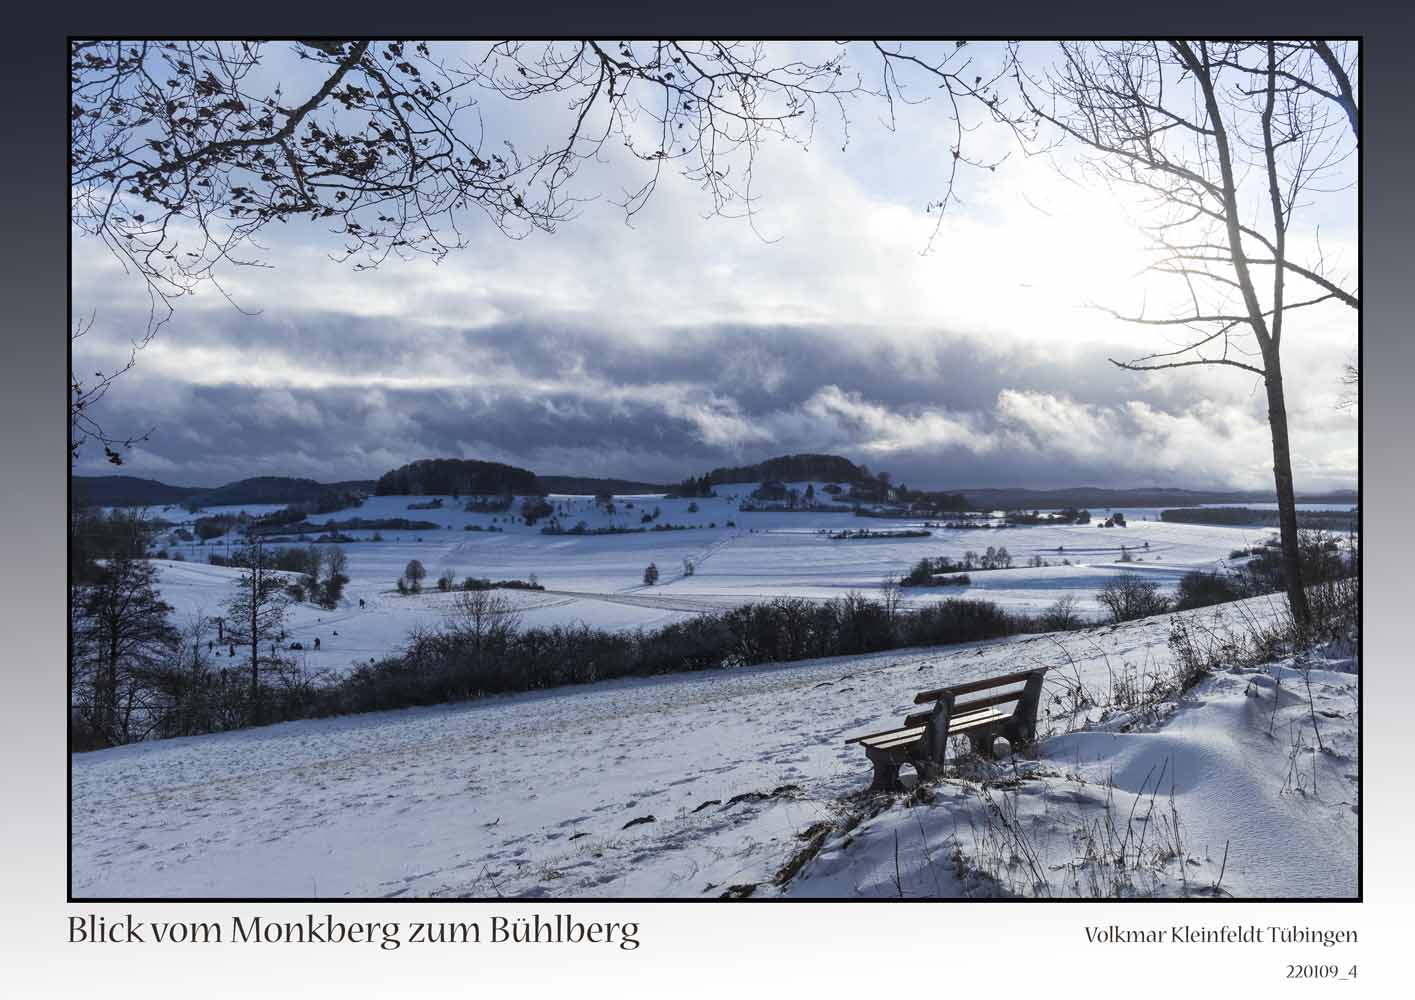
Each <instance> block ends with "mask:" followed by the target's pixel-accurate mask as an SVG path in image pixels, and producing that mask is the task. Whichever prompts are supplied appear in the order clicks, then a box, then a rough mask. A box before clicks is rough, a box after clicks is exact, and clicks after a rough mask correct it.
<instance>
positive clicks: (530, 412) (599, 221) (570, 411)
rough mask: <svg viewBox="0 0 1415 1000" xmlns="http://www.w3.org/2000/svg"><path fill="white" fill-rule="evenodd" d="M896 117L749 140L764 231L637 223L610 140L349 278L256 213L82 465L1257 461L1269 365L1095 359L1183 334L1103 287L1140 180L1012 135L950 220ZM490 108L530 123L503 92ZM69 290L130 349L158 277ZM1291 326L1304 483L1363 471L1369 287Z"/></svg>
mask: <svg viewBox="0 0 1415 1000" xmlns="http://www.w3.org/2000/svg"><path fill="white" fill-rule="evenodd" d="M808 54H809V53H808ZM1047 55H1048V53H1047V52H1046V51H1045V50H1044V49H1039V50H1038V53H1037V58H1039V59H1040V58H1045V57H1046V56H1047ZM988 57H989V54H988V53H987V52H986V51H983V52H982V53H981V55H980V58H982V59H984V60H985V59H986V58H988ZM288 87H289V88H290V90H291V92H293V87H294V84H289V85H288ZM896 110H897V112H898V118H897V121H896V122H895V127H894V128H893V129H890V128H888V127H886V125H885V123H884V122H883V121H882V118H883V114H882V109H881V108H880V107H879V106H878V105H874V104H869V103H861V104H858V105H856V106H854V107H853V108H852V109H851V112H850V127H849V142H848V145H845V148H844V149H842V145H843V138H844V136H843V134H842V133H841V131H840V127H839V125H838V123H836V122H834V121H832V120H829V119H826V120H823V121H822V122H821V123H820V126H819V127H818V130H817V133H816V135H815V137H814V139H813V141H812V142H811V143H810V144H809V146H808V147H807V148H801V147H798V146H793V145H790V144H785V143H768V144H767V145H766V146H764V147H763V149H762V151H761V155H760V158H759V160H758V163H757V169H756V184H755V189H756V194H757V195H758V196H759V204H758V214H757V216H756V220H755V224H754V225H748V224H746V223H744V222H743V221H741V220H733V219H724V218H705V216H706V215H707V213H708V209H709V207H710V206H709V205H708V203H707V201H706V200H705V197H704V195H703V194H702V192H701V191H700V190H698V188H697V187H696V186H695V185H694V184H692V183H690V182H689V181H687V180H684V179H682V178H679V177H676V176H665V178H664V179H663V181H661V182H660V184H659V187H658V189H657V192H656V193H655V195H654V197H653V199H652V200H651V201H650V202H649V204H648V206H647V207H646V208H645V210H644V211H643V212H641V213H640V214H639V215H637V216H636V217H635V218H634V219H633V221H632V225H630V224H626V221H625V218H624V213H623V211H622V210H621V209H619V208H617V207H616V206H615V205H614V204H612V197H611V196H612V195H614V194H616V193H617V192H618V191H619V190H620V189H622V188H624V187H629V186H631V185H630V184H629V181H630V180H632V179H633V178H635V177H636V176H638V175H637V174H636V173H635V171H636V170H640V169H641V168H640V167H639V166H638V165H636V164H633V163H631V162H627V161H626V160H624V159H622V158H621V159H615V157H614V156H613V155H612V154H611V155H610V156H609V157H608V158H607V162H606V163H604V164H599V165H595V166H594V167H593V168H592V169H591V170H589V171H587V172H586V173H585V175H584V176H582V178H581V184H580V185H579V187H578V188H577V193H579V194H581V195H583V196H586V197H589V196H596V195H598V196H599V197H597V198H596V199H595V200H591V201H587V202H586V203H585V204H584V205H583V206H582V207H581V209H580V211H579V215H578V218H576V219H574V220H573V221H571V222H569V223H566V224H564V225H563V226H561V227H560V229H559V231H558V232H556V233H554V234H543V233H534V234H531V235H529V236H528V237H527V238H525V239H522V240H509V239H507V238H506V237H505V236H504V235H502V234H501V233H500V232H498V231H497V230H496V229H495V228H494V227H491V226H489V225H485V224H480V223H479V220H477V219H475V218H470V217H469V219H468V223H469V224H468V226H467V227H466V230H465V231H466V233H467V235H468V237H469V246H467V247H466V248H465V249H463V250H460V251H458V252H456V253H454V254H453V255H452V256H450V257H448V258H447V259H446V260H444V261H442V262H441V263H439V264H434V263H433V262H431V261H429V260H417V261H412V262H402V261H397V260H393V261H390V262H388V263H386V264H385V265H383V266H382V267H381V268H379V269H378V270H374V271H361V272H359V271H354V270H353V269H352V268H350V266H349V265H348V264H341V263H336V262H334V261H333V260H331V259H330V257H329V254H330V252H331V251H332V250H334V249H337V243H335V242H333V238H332V237H331V236H330V235H329V234H328V233H326V232H324V231H322V230H321V229H319V228H318V227H315V226H308V225H288V226H280V227H268V228H267V229H266V230H265V231H264V232H263V233H262V236H261V242H262V245H263V246H264V247H265V248H266V249H265V253H264V257H265V258H266V259H268V260H269V261H271V262H272V263H273V264H274V265H275V266H274V268H271V269H230V270H228V271H226V272H224V273H223V275H222V279H223V285H224V287H225V289H226V291H227V292H228V293H229V294H230V296H231V297H232V299H233V300H234V301H235V302H236V303H237V305H239V306H240V307H241V308H240V309H239V310H238V309H237V308H235V307H233V306H232V304H231V303H230V302H228V301H227V299H226V298H225V297H223V296H222V295H220V294H218V293H217V292H216V291H215V290H214V289H206V290H203V291H202V292H200V293H198V294H196V295H194V296H192V297H189V298H186V299H184V300H182V301H181V302H179V303H178V306H177V311H176V313H175V315H174V317H173V319H172V320H171V322H170V323H168V324H167V325H166V326H165V327H163V329H162V330H161V332H160V333H159V334H158V336H157V337H156V339H154V340H153V341H152V343H151V344H150V345H149V346H148V347H147V348H146V349H144V350H143V351H142V352H141V354H140V355H139V358H138V365H137V367H136V368H135V369H134V370H133V371H131V372H129V373H128V374H126V375H124V376H123V377H122V379H121V380H120V381H119V382H118V383H117V384H116V385H115V387H114V389H113V390H112V392H110V393H109V395H108V397H107V398H106V399H105V400H104V403H103V409H102V411H101V414H100V416H101V419H102V421H103V423H104V425H105V426H106V427H107V428H108V429H109V430H110V431H112V432H116V433H119V434H128V433H133V432H135V431H141V430H146V429H147V428H149V427H151V428H153V430H152V433H151V435H150V437H149V439H148V440H147V441H146V442H145V443H143V444H142V445H140V446H138V447H137V448H135V449H134V450H133V451H132V453H131V455H130V456H129V457H128V459H127V461H126V462H125V465H124V468H123V469H121V470H115V469H113V468H112V467H110V466H106V465H105V463H104V462H103V461H102V456H101V455H100V454H95V453H93V452H92V451H91V450H90V451H86V452H85V453H84V454H83V455H82V456H81V457H80V460H79V462H78V463H77V465H76V471H78V472H83V473H93V474H102V473H105V472H114V471H121V472H125V473H128V474H132V475H140V476H149V477H152V478H158V479H162V480H164V481H166V482H172V483H181V484H184V485H185V484H191V485H215V484H219V483H223V482H227V481H230V480H233V479H237V478H241V477H245V476H252V475H292V476H305V477H311V478H315V479H321V480H326V481H328V480H336V479H353V478H371V477H375V476H377V475H379V474H380V473H382V472H384V471H386V470H387V469H389V468H391V467H393V466H396V465H400V464H403V463H404V462H407V461H411V460H413V459H416V458H423V457H432V456H459V457H467V458H482V459H492V460H497V461H505V462H511V463H514V464H517V465H523V466H526V467H529V468H531V469H533V470H535V471H537V472H540V473H546V474H580V475H601V476H620V477H627V478H637V479H645V480H650V481H672V480H677V479H679V478H681V477H683V476H685V475H689V474H698V473H701V472H703V471H706V470H707V469H709V468H712V467H714V466H717V465H722V464H729V463H742V462H749V461H757V460H760V459H762V458H765V457H768V456H770V455H776V454H782V453H787V452H797V451H824V452H834V453H838V454H843V455H846V456H847V457H850V458H851V459H853V460H855V461H860V462H864V463H866V464H868V465H869V466H870V467H871V468H872V469H886V470H889V471H890V472H891V473H893V475H894V478H895V481H897V482H898V481H902V482H906V483H908V484H909V485H911V486H920V487H938V488H948V487H965V486H988V485H997V486H1003V485H1022V486H1035V487H1059V486H1069V485H1113V486H1118V487H1121V486H1142V485H1175V486H1188V487H1233V488H1244V489H1250V488H1264V487H1270V486H1271V483H1272V475H1271V445H1270V439H1269V437H1268V429H1267V417H1266V401H1265V396H1264V393H1263V389H1262V386H1261V385H1260V384H1259V383H1258V381H1257V379H1256V378H1254V377H1252V376H1249V375H1247V374H1245V373H1241V372H1237V371H1233V370H1227V369H1212V368H1199V369H1188V370H1185V371H1182V372H1167V373H1160V374H1155V375H1140V374H1136V373H1132V372H1127V371H1123V370H1120V369H1118V368H1116V367H1115V366H1113V365H1111V364H1109V362H1108V361H1107V358H1110V357H1116V358H1130V357H1135V356H1137V355H1140V354H1146V353H1150V352H1152V351H1155V350H1162V349H1164V348H1165V347H1166V346H1167V345H1168V344H1169V341H1168V340H1167V339H1166V337H1165V335H1164V333H1163V332H1162V331H1156V330H1155V329H1154V328H1136V327H1133V326H1128V325H1126V324H1124V323H1121V322H1118V321H1116V320H1113V319H1110V318H1109V317H1107V316H1106V315H1105V314H1104V313H1103V312H1100V311H1098V310H1096V309H1094V308H1091V307H1090V304H1092V303H1097V302H1099V303H1104V304H1106V305H1114V306H1116V307H1117V308H1131V307H1135V306H1137V305H1138V304H1139V303H1140V302H1141V301H1151V300H1150V299H1149V298H1148V296H1152V295H1155V294H1157V293H1156V291H1155V289H1154V288H1153V286H1152V285H1151V284H1149V283H1148V282H1149V280H1150V279H1147V278H1146V277H1145V276H1144V275H1143V274H1141V273H1140V272H1141V269H1142V268H1143V263H1144V257H1143V254H1142V248H1143V240H1142V237H1141V236H1140V234H1139V233H1138V232H1137V231H1136V229H1135V227H1134V225H1133V222H1132V220H1133V217H1134V215H1135V213H1136V211H1137V208H1136V206H1135V205H1134V204H1132V203H1130V202H1129V201H1127V198H1126V195H1125V193H1124V192H1120V191H1112V190H1108V189H1107V188H1105V187H1104V186H1102V185H1100V184H1098V183H1094V182H1090V181H1088V180H1087V179H1086V178H1087V175H1086V174H1085V173H1084V172H1082V171H1079V170H1077V169H1075V167H1076V164H1075V162H1074V161H1073V159H1072V158H1071V156H1070V154H1068V153H1067V152H1065V151H1062V152H1060V153H1058V154H1055V155H1052V156H1034V157H1027V156H1025V155H1023V154H1022V153H1021V152H1018V151H1015V150H1014V151H1013V152H1012V155H1010V156H1009V157H1008V159H1007V160H1006V161H1005V162H1003V163H1002V165H1001V166H999V167H998V168H997V170H996V171H995V172H991V173H989V172H981V171H980V172H975V173H971V174H968V175H967V176H966V177H965V178H964V183H963V186H962V188H961V193H962V195H963V199H964V203H963V205H962V206H961V207H957V208H955V209H953V210H951V214H950V215H949V216H948V217H947V218H946V220H945V222H944V224H943V227H942V229H941V230H940V231H939V234H938V236H937V238H936V239H935V240H933V241H932V243H931V241H930V234H931V233H932V232H933V226H934V220H933V218H932V217H931V216H930V215H928V214H926V213H925V211H924V207H925V205H926V203H927V202H928V201H930V200H931V199H933V198H935V197H937V195H938V193H939V190H940V185H941V178H942V177H943V176H944V173H943V172H944V170H945V167H946V165H947V163H948V160H949V154H948V149H949V146H950V133H949V131H948V128H947V122H946V120H945V119H944V118H943V114H942V109H941V108H940V107H939V106H938V105H937V104H935V103H924V104H920V105H914V106H903V105H900V106H897V108H896ZM554 112H555V109H553V108H551V109H549V110H547V111H545V112H544V116H542V117H537V118H536V119H535V124H534V126H532V127H531V132H530V133H528V134H534V131H535V129H539V128H549V127H553V125H554V122H555V119H554ZM484 113H485V115H486V120H487V121H488V123H490V124H492V125H503V126H505V128H506V129H507V130H508V131H509V132H511V133H513V134H514V131H515V129H516V128H517V127H518V121H519V120H518V119H517V118H514V117H511V116H509V115H508V113H507V110H506V109H505V108H496V107H495V106H494V105H492V104H491V103H488V104H487V106H486V108H485V112H484ZM974 135H975V138H974V139H970V141H972V142H974V143H975V145H974V147H973V148H974V149H975V151H976V152H979V153H983V154H991V155H1001V154H1003V153H1006V152H1008V151H1009V149H1011V148H1012V147H1011V146H1010V145H1009V143H1011V141H1012V140H1011V139H1010V138H1009V137H1008V136H1007V135H1005V134H1004V133H1002V132H1000V131H992V130H987V129H982V130H980V131H979V132H978V133H975V134H974ZM1352 172H1353V176H1354V166H1353V167H1352ZM1354 198H1355V192H1354V190H1351V189H1347V190H1343V191H1338V192H1336V193H1334V194H1331V195H1321V196H1317V203H1316V205H1315V207H1314V208H1312V209H1309V210H1308V212H1307V217H1310V218H1312V219H1314V220H1316V221H1320V223H1321V245H1322V250H1323V252H1324V253H1325V255H1326V258H1327V261H1328V264H1329V265H1334V268H1335V269H1336V270H1337V271H1344V272H1348V273H1350V274H1352V275H1354V274H1355V273H1356V250H1357V238H1356V231H1355V213H1354V207H1353V206H1354ZM277 228H278V232H277V231H276V229H277ZM1313 236H1314V234H1313V233H1312V232H1309V231H1307V230H1305V229H1303V230H1301V231H1297V232H1294V235H1293V239H1294V242H1295V243H1297V244H1298V245H1299V246H1301V245H1303V244H1302V241H1304V240H1307V241H1310V240H1311V239H1312V238H1313ZM73 305H74V310H75V314H76V315H88V314H93V315H94V317H95V319H96V324H95V327H94V330H93V332H92V333H91V334H90V335H88V336H86V337H84V338H82V339H81V340H80V341H79V342H78V343H77V344H76V345H75V350H74V364H75V367H76V369H77V370H80V371H86V370H88V369H90V368H110V367H111V366H112V365H113V364H114V362H115V361H117V360H120V359H121V358H123V357H125V356H126V352H127V344H128V342H129V341H130V340H131V338H132V337H133V336H135V335H137V334H139V333H140V332H141V329H142V326H143V322H144V318H145V316H146V309H147V300H146V297H145V294H144V292H143V289H142V287H141V285H140V284H139V283H137V282H136V281H135V280H134V279H133V278H132V277H131V276H129V275H126V274H124V272H123V270H122V268H121V267H120V266H119V264H118V263H117V262H116V261H115V260H114V259H113V258H112V257H111V256H109V255H108V254H107V251H106V250H104V248H103V247H102V246H101V245H99V244H97V243H96V242H95V241H90V240H85V239H76V240H75V243H74V267H73ZM1288 322H1289V329H1288V332H1287V333H1286V335H1285V337H1284V346H1283V357H1284V371H1285V374H1286V380H1287V395H1288V406H1289V418H1290V421H1291V425H1292V440H1293V452H1294V472H1295V475H1296V479H1297V485H1298V488H1299V489H1306V490H1317V489H1328V488H1338V487H1350V486H1354V485H1355V482H1356V477H1357V440H1356V417H1355V414H1354V412H1352V411H1350V410H1341V409H1339V408H1338V407H1337V405H1336V404H1337V401H1338V399H1339V398H1340V396H1341V394H1342V386H1341V384H1340V369H1341V365H1342V364H1343V362H1345V361H1347V360H1348V359H1350V358H1352V357H1353V356H1354V354H1355V351H1356V318H1355V313H1354V312H1353V311H1352V310H1349V309H1346V308H1344V307H1341V306H1331V307H1329V308H1328V307H1326V306H1321V307H1317V308H1314V309H1310V310H1304V311H1303V312H1301V313H1294V314H1292V316H1291V317H1290V318H1289V320H1288Z"/></svg>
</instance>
